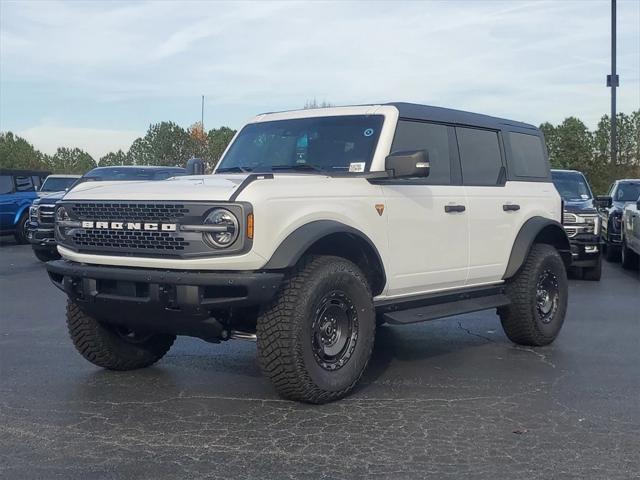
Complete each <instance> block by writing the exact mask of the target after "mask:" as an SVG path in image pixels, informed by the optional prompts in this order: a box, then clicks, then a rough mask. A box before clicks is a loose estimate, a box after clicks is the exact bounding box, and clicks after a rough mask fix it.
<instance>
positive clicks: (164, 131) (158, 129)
mask: <svg viewBox="0 0 640 480" xmlns="http://www.w3.org/2000/svg"><path fill="white" fill-rule="evenodd" d="M191 150H192V146H191V140H190V138H189V134H188V133H187V132H186V131H185V130H184V128H182V127H180V126H179V125H177V124H176V123H173V122H160V123H156V124H153V125H150V126H149V129H148V130H147V133H146V134H145V136H144V137H141V138H137V139H136V140H135V141H134V142H133V144H132V145H131V148H130V149H129V158H130V159H131V161H132V163H134V164H135V165H163V166H182V165H184V164H185V162H186V161H187V159H188V158H189V157H190V156H191Z"/></svg>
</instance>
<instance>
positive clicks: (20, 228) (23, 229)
mask: <svg viewBox="0 0 640 480" xmlns="http://www.w3.org/2000/svg"><path fill="white" fill-rule="evenodd" d="M28 227H29V213H28V212H24V213H23V214H22V215H21V216H20V220H18V224H17V225H16V232H15V233H14V234H13V236H14V237H15V239H16V243H17V244H18V245H24V244H25V243H29V239H28V238H27V228H28Z"/></svg>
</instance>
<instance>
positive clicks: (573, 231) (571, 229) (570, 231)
mask: <svg viewBox="0 0 640 480" xmlns="http://www.w3.org/2000/svg"><path fill="white" fill-rule="evenodd" d="M564 231H565V232H566V233H567V237H569V238H573V237H575V236H576V235H577V234H578V229H577V228H576V227H564Z"/></svg>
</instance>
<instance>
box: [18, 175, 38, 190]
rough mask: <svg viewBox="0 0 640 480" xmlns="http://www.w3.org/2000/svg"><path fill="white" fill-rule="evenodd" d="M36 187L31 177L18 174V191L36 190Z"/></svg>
mask: <svg viewBox="0 0 640 480" xmlns="http://www.w3.org/2000/svg"><path fill="white" fill-rule="evenodd" d="M35 190H36V187H35V186H34V184H33V179H32V178H31V177H27V176H23V175H18V176H16V192H35Z"/></svg>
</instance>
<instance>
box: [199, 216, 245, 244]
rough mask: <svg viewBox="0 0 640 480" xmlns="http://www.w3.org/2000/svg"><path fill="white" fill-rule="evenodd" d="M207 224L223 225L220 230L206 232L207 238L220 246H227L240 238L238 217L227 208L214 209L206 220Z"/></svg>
mask: <svg viewBox="0 0 640 480" xmlns="http://www.w3.org/2000/svg"><path fill="white" fill-rule="evenodd" d="M204 223H205V225H214V226H216V227H221V228H220V230H219V231H211V232H207V233H205V234H204V235H205V238H206V239H207V240H209V242H210V243H212V244H213V245H214V246H216V247H218V248H226V247H229V246H231V245H233V243H234V242H235V241H236V240H237V239H238V235H239V233H240V228H239V225H238V218H237V217H236V216H235V215H234V214H233V213H231V212H230V211H229V210H227V209H225V208H216V209H215V210H212V211H211V213H209V215H207V218H205V220H204Z"/></svg>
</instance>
